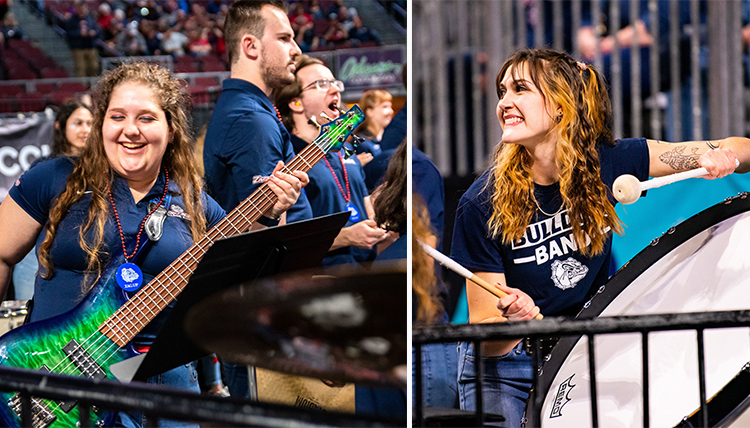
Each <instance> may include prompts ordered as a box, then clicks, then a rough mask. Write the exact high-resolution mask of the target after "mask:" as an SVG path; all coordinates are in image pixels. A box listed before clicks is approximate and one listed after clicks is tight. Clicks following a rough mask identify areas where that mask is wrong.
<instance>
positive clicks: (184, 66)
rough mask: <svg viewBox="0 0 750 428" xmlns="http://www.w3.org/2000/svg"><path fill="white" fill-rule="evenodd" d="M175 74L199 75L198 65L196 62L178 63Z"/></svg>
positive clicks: (175, 66)
mask: <svg viewBox="0 0 750 428" xmlns="http://www.w3.org/2000/svg"><path fill="white" fill-rule="evenodd" d="M174 72H175V73H197V72H198V64H196V63H194V62H178V63H175V65H174Z"/></svg>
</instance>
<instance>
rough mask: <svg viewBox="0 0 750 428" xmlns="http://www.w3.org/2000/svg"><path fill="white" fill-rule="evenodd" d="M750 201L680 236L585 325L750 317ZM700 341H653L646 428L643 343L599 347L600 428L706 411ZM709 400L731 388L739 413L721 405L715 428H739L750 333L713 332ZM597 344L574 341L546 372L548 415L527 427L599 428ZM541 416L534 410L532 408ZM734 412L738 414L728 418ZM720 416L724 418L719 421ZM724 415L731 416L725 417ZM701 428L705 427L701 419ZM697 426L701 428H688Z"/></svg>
mask: <svg viewBox="0 0 750 428" xmlns="http://www.w3.org/2000/svg"><path fill="white" fill-rule="evenodd" d="M749 210H750V198H748V193H743V194H740V195H739V196H736V197H733V198H729V199H727V200H725V201H724V202H721V203H719V204H717V205H715V206H713V207H711V208H708V209H706V210H704V211H702V212H700V213H699V214H697V215H695V216H693V217H691V218H689V219H688V220H686V221H684V222H683V223H681V224H680V225H678V226H676V227H673V228H670V229H669V230H668V231H667V232H666V233H664V234H663V235H662V236H661V237H660V238H657V239H655V240H654V241H652V242H651V245H649V246H648V247H647V248H646V249H644V250H643V251H641V252H640V253H638V254H637V255H636V256H635V257H634V258H633V259H632V260H631V261H629V262H628V263H627V264H626V265H625V266H624V267H623V268H622V269H620V270H619V271H618V272H617V273H616V274H615V275H614V276H613V277H612V278H611V279H610V280H609V281H608V282H607V284H606V285H604V286H602V287H600V289H599V290H598V291H597V293H596V295H595V296H594V297H593V298H592V299H591V300H590V301H589V302H587V303H586V304H585V305H584V309H583V310H582V311H581V312H580V313H579V314H578V318H584V319H585V318H593V317H596V316H620V315H646V314H664V313H688V312H703V311H731V310H746V309H750V212H748V211H749ZM696 338H697V333H696V332H695V331H693V330H685V331H668V332H652V333H649V335H648V348H649V355H648V372H649V412H650V421H649V423H646V424H644V421H643V385H642V383H643V382H642V376H643V371H642V370H643V368H642V361H643V360H642V358H643V357H642V346H641V340H642V336H641V334H640V333H624V334H610V335H597V336H595V337H594V349H595V359H596V388H597V406H598V407H597V410H598V419H599V426H602V427H628V428H630V427H642V426H651V427H673V426H676V425H679V424H685V423H686V422H688V420H687V418H688V417H689V416H691V415H693V417H695V416H696V415H694V413H695V412H696V409H699V408H700V395H699V394H700V393H699V386H698V382H699V381H698V347H697V341H696ZM704 343H705V348H704V349H705V354H704V361H705V370H706V396H707V397H713V396H714V395H716V394H717V393H718V392H719V391H720V390H722V388H724V387H725V386H727V388H728V389H731V388H729V387H730V386H731V383H730V381H732V379H734V378H735V377H736V378H738V379H741V380H744V382H742V381H735V383H734V385H735V387H738V388H739V389H740V390H741V391H740V392H737V391H736V390H733V392H731V395H733V396H735V398H736V397H737V396H738V395H739V399H738V400H736V401H737V404H736V405H733V406H726V405H721V403H720V397H721V396H720V395H719V396H717V397H716V399H715V400H711V403H710V405H711V408H710V409H709V416H710V417H711V420H712V421H714V423H712V426H715V425H720V426H730V423H731V422H732V421H733V420H735V419H736V418H737V417H738V416H740V414H741V413H742V411H743V410H744V409H745V408H746V407H747V403H746V401H747V400H745V398H747V397H748V396H749V395H750V382H747V379H748V377H747V376H748V375H747V374H746V373H745V374H744V376H743V367H745V365H746V364H747V363H748V360H750V330H749V329H748V328H724V329H711V330H706V331H705V332H704ZM588 361H589V360H588V340H587V338H586V337H585V336H577V337H564V338H562V339H561V340H560V342H558V344H557V345H556V346H555V348H554V349H553V351H552V353H551V354H550V356H549V357H548V359H547V361H546V362H545V363H544V364H543V366H542V369H541V370H540V372H541V373H540V376H539V384H538V388H537V391H535V392H533V393H532V396H531V399H530V400H529V403H533V402H534V400H535V398H536V399H537V400H538V398H537V397H535V396H534V394H537V393H539V394H542V396H543V397H544V398H543V400H542V405H541V413H535V412H534V411H533V409H531V408H528V409H527V418H528V421H527V426H531V427H544V428H558V427H575V428H585V427H591V426H592V420H591V394H590V383H589V382H590V374H589V365H588ZM529 406H531V404H529ZM727 407H731V408H727ZM712 413H714V414H713V415H712ZM719 413H721V414H719ZM698 420H700V419H698ZM685 426H696V425H685Z"/></svg>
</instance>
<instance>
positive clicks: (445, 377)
mask: <svg viewBox="0 0 750 428" xmlns="http://www.w3.org/2000/svg"><path fill="white" fill-rule="evenodd" d="M457 345H458V344H457V343H456V342H452V343H430V344H427V345H422V405H423V406H424V407H444V408H448V409H455V408H457V407H458V406H457V405H458V384H457V380H458V351H457V349H456V347H457ZM411 353H412V371H411V382H412V386H413V388H416V387H417V381H416V370H414V366H413V364H414V361H416V358H414V354H415V352H414V348H412V350H411ZM415 391H416V390H413V391H412V396H411V398H412V401H411V404H412V406H414V405H415V404H414V403H415V401H414V400H415V399H416V392H415Z"/></svg>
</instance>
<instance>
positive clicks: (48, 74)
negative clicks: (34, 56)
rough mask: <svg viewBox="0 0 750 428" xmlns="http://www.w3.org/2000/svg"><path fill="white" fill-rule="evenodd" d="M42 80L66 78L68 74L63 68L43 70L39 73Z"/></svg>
mask: <svg viewBox="0 0 750 428" xmlns="http://www.w3.org/2000/svg"><path fill="white" fill-rule="evenodd" d="M41 75H42V78H43V79H53V78H57V77H68V72H67V71H65V69H64V68H51V67H47V68H43V69H42V71H41Z"/></svg>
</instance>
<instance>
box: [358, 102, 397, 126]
mask: <svg viewBox="0 0 750 428" xmlns="http://www.w3.org/2000/svg"><path fill="white" fill-rule="evenodd" d="M365 115H366V116H367V117H368V118H369V119H370V120H371V121H372V123H373V124H374V125H375V126H377V128H378V131H381V130H383V129H385V127H386V126H388V124H389V123H391V119H392V118H393V104H392V103H391V102H390V101H383V102H382V103H380V104H377V105H375V106H374V107H372V108H368V109H367V111H365Z"/></svg>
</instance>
